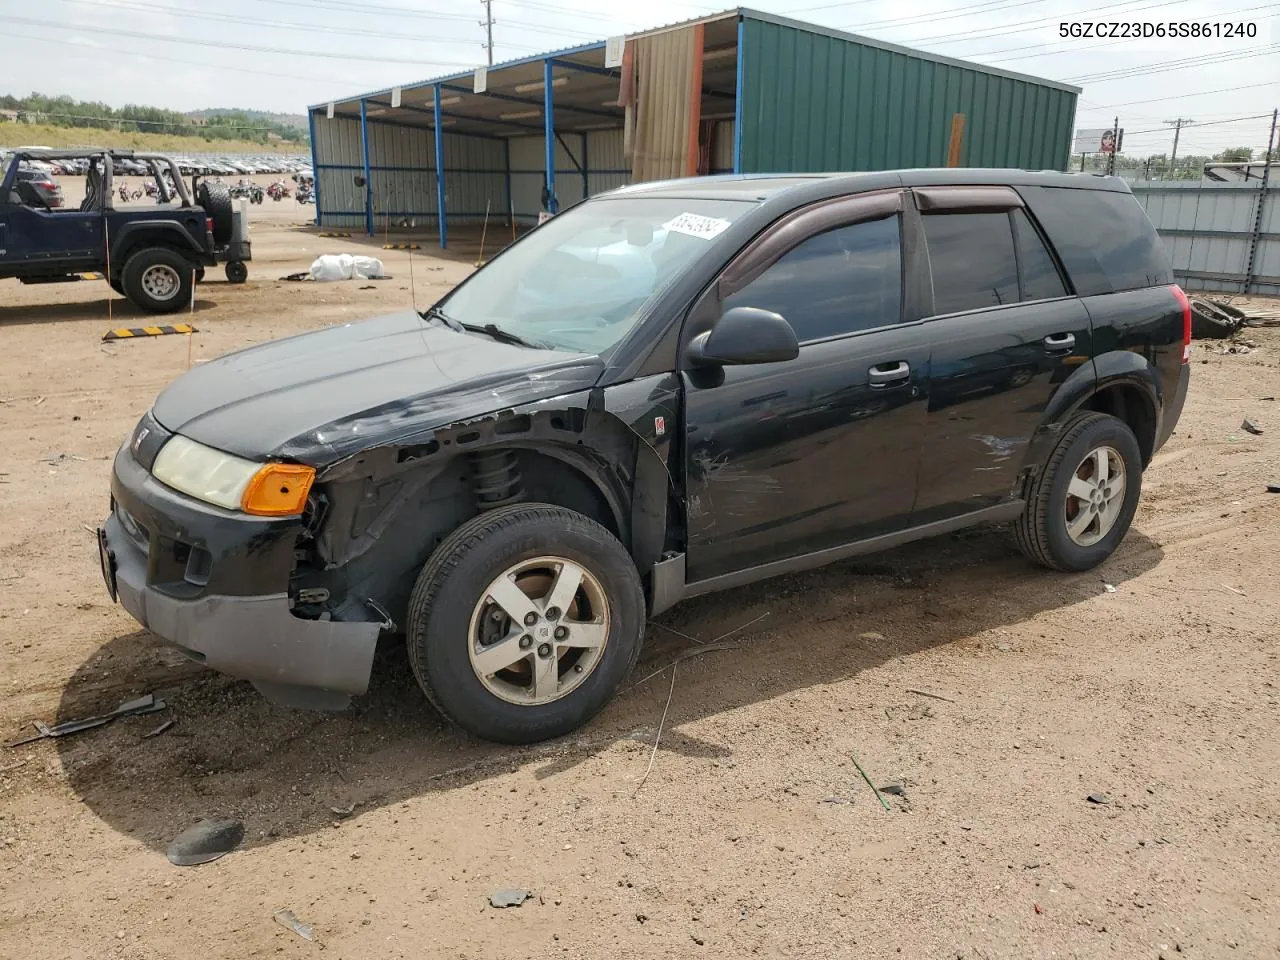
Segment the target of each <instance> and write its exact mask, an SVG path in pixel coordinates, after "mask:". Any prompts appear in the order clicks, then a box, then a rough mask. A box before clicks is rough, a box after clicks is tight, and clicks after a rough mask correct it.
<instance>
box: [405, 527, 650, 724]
mask: <svg viewBox="0 0 1280 960" xmlns="http://www.w3.org/2000/svg"><path fill="white" fill-rule="evenodd" d="M644 623H645V605H644V594H643V592H642V591H641V588H640V577H639V575H638V574H637V572H636V567H635V564H634V563H633V562H632V560H631V557H630V556H628V554H627V552H626V550H625V549H623V546H622V544H621V543H619V542H618V540H617V539H616V538H615V537H614V536H613V535H612V534H611V533H609V531H608V530H606V529H605V528H604V527H602V526H600V524H598V523H596V522H595V521H593V520H590V519H588V518H587V517H584V516H583V515H582V514H579V513H575V512H574V511H572V510H566V509H564V508H562V507H556V506H551V505H547V504H517V505H515V506H511V507H502V508H499V509H496V510H492V511H489V512H488V513H483V514H481V515H480V516H478V517H476V518H474V519H473V520H471V521H469V522H467V523H465V524H463V525H462V526H461V527H459V528H458V529H457V530H456V531H454V532H453V534H451V535H450V536H449V537H448V538H446V539H445V541H444V542H443V543H441V544H440V546H439V547H438V548H437V550H436V552H435V553H434V554H432V556H431V559H430V560H428V561H427V564H426V566H424V567H423V569H422V573H421V574H420V575H419V577H418V581H417V583H416V584H415V586H414V589H413V595H412V597H411V599H410V604H409V618H408V628H407V631H406V632H407V634H408V638H407V639H408V647H409V659H410V663H411V665H412V666H413V671H414V674H415V675H416V676H417V678H418V683H419V684H420V685H421V687H422V689H423V691H424V692H425V693H426V695H427V697H428V698H429V699H430V700H431V702H432V703H433V704H435V706H436V707H437V708H438V709H439V710H440V712H441V713H443V714H444V715H445V716H446V717H448V718H449V719H450V720H453V721H454V722H456V723H458V724H459V725H461V726H463V727H465V728H466V729H468V730H470V731H471V732H472V733H475V734H477V735H479V736H481V737H484V738H486V739H489V740H497V741H500V742H503V743H533V742H535V741H538V740H545V739H547V738H549V737H557V736H560V735H562V734H565V733H568V732H569V731H571V730H573V729H575V728H577V727H579V726H581V725H582V724H583V723H585V722H586V721H587V720H589V719H590V718H591V717H592V716H594V715H595V714H596V713H597V712H599V711H600V710H601V708H603V707H604V705H605V704H606V703H608V702H609V700H610V699H611V698H612V697H613V694H614V692H615V691H616V690H617V688H618V685H619V684H620V683H621V682H622V680H623V678H624V677H625V676H626V675H627V673H628V672H629V671H630V670H631V668H632V666H634V664H635V661H636V658H637V656H638V655H639V653H640V644H641V640H642V638H643V635H644Z"/></svg>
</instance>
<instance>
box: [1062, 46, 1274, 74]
mask: <svg viewBox="0 0 1280 960" xmlns="http://www.w3.org/2000/svg"><path fill="white" fill-rule="evenodd" d="M1278 49H1280V44H1271V45H1269V46H1266V47H1250V48H1246V49H1245V50H1237V51H1223V52H1221V53H1208V54H1202V55H1200V56H1196V57H1186V58H1184V59H1182V60H1159V61H1156V62H1155V63H1144V64H1138V65H1135V66H1132V67H1124V68H1121V69H1119V70H1111V71H1106V72H1103V73H1095V74H1085V75H1083V76H1079V77H1068V78H1067V80H1068V81H1069V82H1071V83H1086V82H1087V83H1106V82H1108V81H1110V80H1126V79H1128V78H1129V77H1136V76H1147V75H1149V74H1152V73H1167V72H1168V71H1170V70H1185V69H1187V68H1188V67H1200V66H1207V65H1209V64H1214V63H1230V62H1234V61H1236V60H1252V59H1253V58H1255V57H1261V56H1265V55H1266V54H1269V53H1274V52H1275V51H1276V50H1278Z"/></svg>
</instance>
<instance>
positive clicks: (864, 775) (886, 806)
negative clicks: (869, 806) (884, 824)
mask: <svg viewBox="0 0 1280 960" xmlns="http://www.w3.org/2000/svg"><path fill="white" fill-rule="evenodd" d="M849 759H850V760H852V761H853V765H854V766H855V767H857V768H858V772H859V773H860V774H862V779H863V780H865V781H867V786H868V787H870V788H871V792H872V793H874V794H875V795H876V799H877V800H879V801H880V806H882V807H884V809H885V813H889V812H890V811H889V803H888V801H886V800H885V798H884V797H882V796H880V791H879V790H877V789H876V785H875V784H874V783H872V782H871V778H870V777H868V776H867V771H865V770H863V769H862V764H860V763H859V762H858V758H857V757H855V756H854V755H853V754H852V753H851V754H849Z"/></svg>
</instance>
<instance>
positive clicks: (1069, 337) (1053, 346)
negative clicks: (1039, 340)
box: [1044, 333, 1076, 350]
mask: <svg viewBox="0 0 1280 960" xmlns="http://www.w3.org/2000/svg"><path fill="white" fill-rule="evenodd" d="M1044 345H1045V346H1046V347H1048V348H1049V349H1050V350H1070V349H1071V348H1072V347H1074V346H1075V345H1076V335H1075V334H1074V333H1051V334H1049V336H1047V337H1045V338H1044Z"/></svg>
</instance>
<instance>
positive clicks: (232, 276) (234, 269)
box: [223, 260, 249, 283]
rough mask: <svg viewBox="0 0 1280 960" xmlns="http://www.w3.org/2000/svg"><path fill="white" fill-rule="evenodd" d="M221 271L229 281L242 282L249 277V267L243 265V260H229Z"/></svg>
mask: <svg viewBox="0 0 1280 960" xmlns="http://www.w3.org/2000/svg"><path fill="white" fill-rule="evenodd" d="M223 272H224V273H226V275H227V281H228V282H229V283H244V282H245V281H246V280H248V279H249V268H248V267H246V266H245V265H244V261H243V260H231V261H229V262H228V263H227V265H226V266H225V267H224V268H223Z"/></svg>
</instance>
